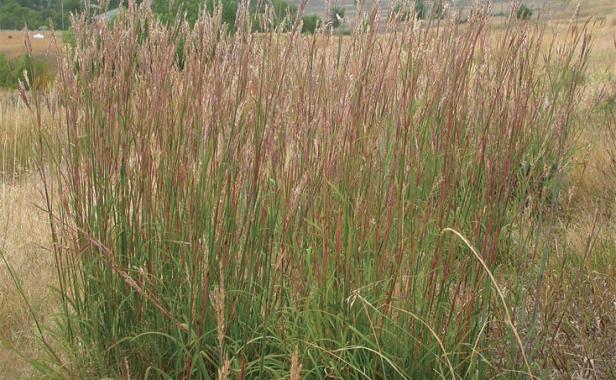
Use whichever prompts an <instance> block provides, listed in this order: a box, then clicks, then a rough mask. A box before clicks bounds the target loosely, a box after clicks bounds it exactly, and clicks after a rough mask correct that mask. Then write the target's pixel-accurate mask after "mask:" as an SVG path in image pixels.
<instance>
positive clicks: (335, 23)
mask: <svg viewBox="0 0 616 380" xmlns="http://www.w3.org/2000/svg"><path fill="white" fill-rule="evenodd" d="M342 20H344V8H343V7H341V6H339V5H334V6H333V7H332V8H331V9H330V11H329V22H330V23H331V25H332V27H334V28H337V27H339V26H340V25H341V24H342Z"/></svg>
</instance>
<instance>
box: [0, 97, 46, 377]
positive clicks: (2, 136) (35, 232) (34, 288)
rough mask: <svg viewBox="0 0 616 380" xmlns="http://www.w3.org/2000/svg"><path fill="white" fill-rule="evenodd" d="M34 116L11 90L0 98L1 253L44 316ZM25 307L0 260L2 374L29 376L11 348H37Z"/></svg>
mask: <svg viewBox="0 0 616 380" xmlns="http://www.w3.org/2000/svg"><path fill="white" fill-rule="evenodd" d="M32 125H33V124H32V120H31V118H30V116H29V114H28V113H27V112H26V107H25V106H24V104H23V103H21V102H19V101H18V100H17V99H16V96H15V94H2V95H1V98H0V254H4V255H5V258H6V259H7V261H8V263H9V264H10V265H11V267H12V268H13V269H14V270H15V271H16V273H17V275H18V276H19V278H20V281H21V284H22V286H23V290H24V292H25V295H26V296H27V297H28V299H29V301H30V304H31V306H32V308H33V311H34V312H35V313H37V315H39V316H40V317H45V316H46V314H47V313H49V312H50V310H51V309H52V308H51V307H50V300H51V293H50V290H49V286H50V285H51V284H53V277H52V273H53V272H52V270H51V267H52V261H51V256H50V254H49V252H48V250H47V249H46V247H47V246H48V244H49V237H48V234H47V228H46V223H45V218H44V213H42V212H41V211H40V210H39V209H38V206H40V205H41V196H40V192H39V189H40V186H39V183H40V180H39V177H38V175H37V174H36V173H34V172H33V166H34V159H35V147H34V141H35V140H34V131H33V128H32ZM33 334H34V329H33V323H32V318H31V315H30V311H29V308H28V306H27V304H26V303H25V302H24V300H23V299H22V297H21V296H20V294H19V292H17V291H16V288H15V284H14V282H13V280H12V278H11V276H10V273H9V270H8V268H7V266H6V265H5V263H4V261H3V260H0V374H1V375H0V378H7V379H8V378H20V377H27V376H29V374H30V372H31V370H30V366H29V365H28V364H27V363H26V362H25V361H24V360H22V359H21V358H20V356H19V355H17V354H15V353H14V351H13V349H16V350H18V351H19V352H21V353H23V354H26V355H28V356H32V355H34V354H36V349H35V347H37V346H38V344H37V343H36V342H35V340H36V339H35V338H34V335H33Z"/></svg>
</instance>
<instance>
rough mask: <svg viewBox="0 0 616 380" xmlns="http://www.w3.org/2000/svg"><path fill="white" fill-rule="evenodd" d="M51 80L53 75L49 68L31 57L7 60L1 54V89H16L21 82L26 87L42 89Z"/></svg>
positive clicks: (25, 56)
mask: <svg viewBox="0 0 616 380" xmlns="http://www.w3.org/2000/svg"><path fill="white" fill-rule="evenodd" d="M51 80H52V74H51V71H50V69H49V67H48V66H47V65H45V64H44V63H42V62H38V61H36V60H35V59H33V58H32V57H30V56H29V55H23V56H20V57H16V58H7V57H6V56H5V55H3V54H0V88H5V89H16V88H17V87H18V86H19V83H20V81H21V82H23V83H24V85H26V87H30V86H35V87H38V88H42V87H44V86H46V85H47V84H49V83H50V82H51Z"/></svg>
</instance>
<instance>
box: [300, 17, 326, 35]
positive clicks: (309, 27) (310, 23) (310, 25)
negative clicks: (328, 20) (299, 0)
mask: <svg viewBox="0 0 616 380" xmlns="http://www.w3.org/2000/svg"><path fill="white" fill-rule="evenodd" d="M320 24H321V18H320V17H319V16H317V15H309V16H304V17H303V18H302V32H304V33H314V32H316V30H317V28H318V27H319V26H320Z"/></svg>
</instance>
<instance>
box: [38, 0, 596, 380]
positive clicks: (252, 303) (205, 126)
mask: <svg viewBox="0 0 616 380" xmlns="http://www.w3.org/2000/svg"><path fill="white" fill-rule="evenodd" d="M266 14H267V12H266ZM300 14H301V12H300ZM385 16H386V15H385ZM376 17H378V13H375V12H372V13H370V14H368V15H367V16H366V19H365V20H364V22H360V23H358V26H357V27H356V28H355V30H354V31H353V33H352V35H351V36H349V37H342V36H333V35H331V32H329V31H327V29H326V28H325V29H323V30H321V31H319V32H317V33H316V34H315V35H312V36H306V35H302V34H301V22H300V21H301V18H298V19H297V20H290V24H291V25H293V27H292V31H291V32H284V31H282V30H275V29H272V30H267V28H266V30H267V31H266V32H264V33H252V32H251V30H253V28H252V27H251V25H250V20H251V18H250V17H249V16H248V12H247V10H246V9H240V10H239V11H238V17H237V22H236V25H235V28H234V30H235V33H230V32H229V30H230V29H229V28H227V27H226V26H225V25H224V24H223V23H222V21H221V20H222V18H221V11H220V8H218V9H217V10H215V11H214V12H213V13H212V14H208V13H203V14H201V16H200V17H199V19H198V20H197V21H196V22H195V24H194V26H192V27H190V26H189V25H188V24H187V23H185V22H183V20H182V19H181V18H180V19H178V20H177V22H175V23H160V22H159V21H157V20H156V19H155V17H153V16H152V15H151V13H150V11H149V10H148V9H147V7H144V8H137V6H135V5H134V4H130V5H129V10H128V11H127V12H126V13H125V14H124V15H123V16H122V17H120V18H118V19H117V20H114V23H113V25H104V24H100V23H90V22H89V21H87V19H86V18H85V17H83V18H76V19H75V20H74V29H75V45H74V47H73V48H72V49H71V50H70V51H69V52H67V53H66V54H65V55H64V57H63V59H62V63H61V65H60V69H59V73H58V77H57V83H56V85H55V88H54V93H55V98H56V99H57V102H56V103H53V102H52V103H51V104H50V105H49V107H50V108H51V113H52V117H51V118H49V119H45V120H43V121H42V122H41V123H42V125H41V126H42V127H43V128H42V129H41V130H42V132H41V133H45V132H44V131H46V130H49V131H53V134H52V135H51V137H50V139H51V140H53V139H57V141H54V142H53V143H52V144H49V146H51V147H53V149H49V151H48V154H49V156H50V158H49V159H48V160H47V166H46V167H45V169H44V170H43V171H42V172H43V173H47V175H46V176H45V179H46V183H47V187H46V193H47V197H48V201H47V206H48V209H49V215H50V226H51V229H52V236H53V238H54V241H55V244H54V246H53V247H54V253H55V257H56V264H57V271H58V276H59V281H58V284H59V287H58V294H59V297H60V299H61V310H62V312H61V313H60V317H59V322H60V324H59V326H60V330H58V332H57V333H58V334H60V335H56V336H61V337H62V339H61V343H62V345H63V347H65V348H66V352H64V353H63V354H58V355H57V357H56V359H54V360H57V361H58V363H53V362H48V363H45V366H43V365H40V367H41V368H43V369H44V370H46V371H51V370H52V369H53V368H56V369H55V371H57V372H56V373H60V372H61V371H69V372H68V373H71V374H72V375H73V376H78V377H84V376H85V377H92V376H124V377H127V376H128V377H131V376H132V377H133V378H135V376H136V378H183V379H188V378H191V379H206V378H213V377H216V376H218V377H221V378H235V377H238V378H274V377H276V378H277V377H284V376H289V374H291V377H292V378H300V377H306V376H307V377H311V378H321V377H326V376H331V377H337V378H435V377H437V378H438V377H443V378H454V377H455V378H458V377H459V378H466V377H473V378H483V377H484V376H487V374H489V373H491V372H494V371H502V370H512V371H514V372H509V373H512V374H514V375H512V376H516V375H515V374H518V375H519V376H531V373H532V372H533V371H534V370H535V368H534V367H533V357H534V355H535V350H534V347H536V346H537V345H540V344H541V341H542V335H541V334H540V333H536V332H534V331H537V330H536V329H535V328H534V326H535V325H536V320H537V318H538V317H537V310H536V307H533V306H534V305H533V304H532V303H530V302H526V294H527V292H530V290H529V288H532V289H534V290H533V291H534V292H535V291H536V292H538V291H540V290H537V287H541V286H542V281H541V279H542V273H541V272H540V270H539V269H535V268H540V267H541V265H539V264H540V263H541V261H542V256H543V255H542V254H541V253H540V252H539V253H538V254H537V252H538V250H537V248H536V247H535V246H534V244H535V243H534V242H535V241H537V240H538V239H537V238H536V236H534V234H536V233H543V231H544V230H548V229H549V228H548V227H547V226H549V224H550V218H553V217H554V215H553V214H554V213H553V211H552V212H550V210H554V208H555V206H556V203H557V200H558V188H559V183H558V182H559V173H560V171H561V168H562V167H563V165H564V163H565V161H566V159H567V139H568V136H569V134H570V130H571V128H572V123H573V118H572V114H573V113H574V112H575V110H576V104H577V103H576V95H577V94H578V92H579V88H578V86H577V84H576V82H575V81H563V80H561V79H562V78H559V75H560V74H559V73H561V72H565V71H566V72H573V73H578V72H579V73H581V72H583V70H584V64H585V59H586V55H587V53H588V46H589V45H588V35H587V34H586V32H585V30H584V29H583V28H582V29H576V28H575V27H572V29H571V31H570V34H569V37H570V38H569V40H568V41H567V43H566V44H563V45H561V46H556V45H555V44H553V45H552V47H551V48H548V49H547V50H546V48H545V44H546V39H547V36H546V35H547V34H546V32H545V29H544V28H543V27H542V26H541V25H539V24H536V23H535V24H532V23H526V24H523V25H520V24H519V23H514V22H512V23H511V25H510V26H509V27H508V28H507V29H505V30H501V31H499V32H498V33H497V32H491V31H490V25H489V21H488V20H487V19H486V18H485V17H483V16H478V15H477V13H476V14H475V16H474V17H473V18H472V19H471V20H470V21H469V22H468V23H465V24H464V25H461V24H460V23H458V22H456V20H454V19H451V20H450V19H444V20H440V21H435V22H434V23H431V22H430V23H424V22H422V21H417V20H416V18H415V17H411V18H407V21H406V22H405V23H403V24H397V25H391V27H388V28H387V30H386V31H383V30H381V29H382V27H376V25H377V21H376ZM266 21H267V20H263V22H262V23H261V26H263V27H266V26H267V25H268V23H267V22H266ZM269 25H275V23H273V22H272V23H270V24H269ZM272 28H275V26H272ZM270 29H271V28H270ZM379 30H380V31H379ZM548 43H549V42H548ZM33 103H36V102H33ZM40 107H42V105H36V104H35V105H34V106H33V109H35V112H41V111H40V110H39V111H36V110H37V109H39V108H40ZM42 140H43V139H42ZM51 140H50V141H51ZM43 145H47V144H43ZM538 183H540V184H541V185H540V186H539V185H538ZM546 192H549V193H550V194H551V196H550V197H547V198H546ZM546 199H548V201H546ZM538 209H540V210H541V211H542V212H537V210H538ZM533 218H534V219H537V218H540V219H541V220H542V223H544V224H545V226H546V227H545V228H542V229H539V231H540V232H537V231H536V230H533V231H530V227H529V226H528V224H529V220H533ZM502 268H506V270H507V274H511V273H514V274H516V275H517V276H518V277H517V280H516V281H509V282H508V283H507V284H508V286H506V287H505V286H501V285H499V278H501V277H502V278H505V277H507V276H506V275H505V274H503V275H502V276H500V275H499V274H500V273H501V272H504V270H505V269H502ZM535 306H536V305H535ZM500 333H502V336H500V337H499V338H498V341H499V345H498V347H496V348H495V347H494V346H493V345H491V342H493V341H494V336H495V334H500ZM497 354H498V355H499V356H498V357H496V356H494V355H497ZM60 361H61V362H62V365H60ZM128 377H127V378H128Z"/></svg>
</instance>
